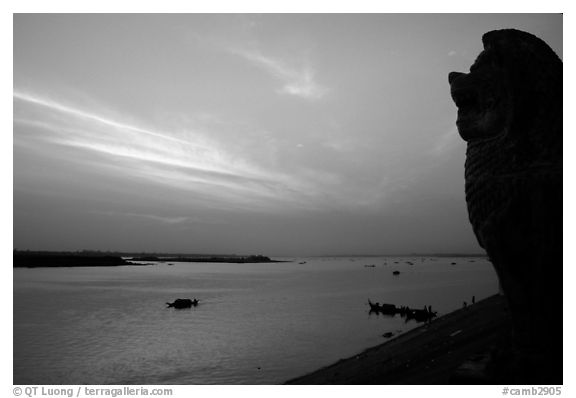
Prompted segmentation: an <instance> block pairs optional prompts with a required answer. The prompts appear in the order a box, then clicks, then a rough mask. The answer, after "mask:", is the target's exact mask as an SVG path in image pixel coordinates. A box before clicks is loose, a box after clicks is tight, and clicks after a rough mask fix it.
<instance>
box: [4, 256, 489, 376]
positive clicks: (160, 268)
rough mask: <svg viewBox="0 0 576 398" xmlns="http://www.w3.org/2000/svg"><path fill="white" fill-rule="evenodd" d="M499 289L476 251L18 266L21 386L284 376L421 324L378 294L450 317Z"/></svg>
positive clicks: (16, 372) (16, 296) (17, 350)
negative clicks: (382, 307) (180, 303)
mask: <svg viewBox="0 0 576 398" xmlns="http://www.w3.org/2000/svg"><path fill="white" fill-rule="evenodd" d="M300 261H306V264H298V262H300ZM395 261H396V262H398V264H394V262H395ZM406 261H411V262H413V263H414V265H409V264H406ZM384 262H387V264H388V265H384ZM452 262H456V263H457V264H456V265H451V263H452ZM365 264H374V265H375V267H373V268H367V267H364V265H365ZM393 270H399V271H400V272H401V274H400V275H399V276H393V275H392V271H393ZM497 289H498V288H497V279H496V276H495V273H494V271H493V270H492V267H491V265H490V264H489V263H488V262H487V261H486V260H484V259H468V258H458V259H452V258H425V259H422V258H374V257H366V258H308V259H297V260H296V261H295V262H290V263H271V264H219V263H211V264H201V263H175V265H167V264H161V263H160V264H157V265H151V266H145V267H130V266H127V267H113V268H104V267H102V268H100V267H96V268H52V269H50V268H44V269H43V268H37V269H14V384H275V383H282V382H284V381H286V380H287V379H290V378H293V377H297V376H300V375H302V374H305V373H307V372H310V371H313V370H315V369H317V368H319V367H321V366H325V365H328V364H331V363H332V362H335V361H336V360H338V359H340V358H344V357H348V356H352V355H354V354H356V353H358V352H360V351H362V350H363V349H365V348H368V347H370V346H374V345H377V344H379V343H382V342H384V341H386V339H384V338H383V337H382V334H383V333H385V332H389V331H391V332H394V333H400V332H402V331H406V330H408V329H410V328H413V327H414V326H417V325H416V324H415V323H414V322H413V321H411V322H408V323H405V322H404V320H403V319H402V318H400V317H398V316H396V317H387V316H383V315H380V316H376V315H369V313H368V309H369V308H368V305H367V299H368V298H370V299H372V301H380V302H381V303H382V302H387V303H394V304H397V305H408V306H411V307H415V308H422V307H423V306H424V305H432V307H433V309H434V310H435V311H438V312H439V314H440V315H441V314H445V313H447V312H450V311H452V310H455V309H457V308H460V307H461V306H462V302H463V301H468V302H470V299H471V296H472V295H475V296H476V300H480V299H482V298H484V297H488V296H490V295H492V294H494V293H496V292H497ZM179 297H181V298H193V297H198V298H199V299H200V300H201V301H200V305H199V306H198V307H197V308H192V309H189V310H188V309H187V310H174V309H167V308H166V305H165V302H167V301H173V300H174V299H176V298H179Z"/></svg>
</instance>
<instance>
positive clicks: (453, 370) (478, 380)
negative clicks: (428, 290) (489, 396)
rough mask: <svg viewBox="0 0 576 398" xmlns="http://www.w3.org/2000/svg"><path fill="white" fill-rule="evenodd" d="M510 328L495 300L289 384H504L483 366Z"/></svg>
mask: <svg viewBox="0 0 576 398" xmlns="http://www.w3.org/2000/svg"><path fill="white" fill-rule="evenodd" d="M509 328H510V319H509V316H508V313H507V310H506V308H505V304H504V298H503V297H501V296H498V295H496V296H492V297H489V298H487V299H485V300H482V301H479V302H478V303H476V304H474V305H472V306H469V307H467V308H463V309H460V310H457V311H455V312H452V313H450V314H448V315H445V316H442V317H440V318H438V319H436V320H434V321H433V322H432V323H431V324H428V325H424V326H421V327H418V328H416V329H413V330H411V331H409V332H407V333H405V334H402V335H400V336H398V337H397V338H395V339H393V340H390V341H389V342H386V343H384V344H381V345H379V346H376V347H373V348H370V349H368V350H366V351H364V352H362V353H361V354H359V355H356V356H355V357H352V358H347V359H343V360H340V361H338V362H336V363H335V364H333V365H330V366H328V367H325V368H322V369H320V370H317V371H315V372H313V373H310V374H308V375H305V376H302V377H299V378H296V379H292V380H289V381H288V382H287V383H286V384H411V385H414V384H468V383H470V384H483V383H488V384H500V383H499V382H498V380H494V379H486V374H485V373H486V372H485V371H484V368H485V367H486V362H487V359H488V354H489V353H493V352H494V351H495V350H496V347H498V346H501V345H503V344H506V339H507V336H508V330H509Z"/></svg>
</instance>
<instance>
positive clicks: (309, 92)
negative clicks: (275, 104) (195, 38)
mask: <svg viewBox="0 0 576 398" xmlns="http://www.w3.org/2000/svg"><path fill="white" fill-rule="evenodd" d="M229 52H230V53H232V54H235V55H238V56H240V57H242V58H244V59H246V60H248V61H249V62H251V63H252V64H253V65H255V66H256V67H258V68H260V69H262V70H264V71H265V72H267V73H268V74H270V75H271V76H272V77H274V78H275V79H276V80H278V81H280V83H281V85H282V86H281V87H280V88H279V89H278V93H280V94H286V95H293V96H296V97H300V98H304V99H307V100H318V99H321V98H323V97H324V96H325V95H326V94H327V93H328V89H327V88H325V87H323V86H321V85H320V84H318V83H317V82H316V79H315V71H314V69H313V68H312V67H311V66H310V65H306V64H301V65H299V66H294V65H290V64H288V63H287V62H285V61H283V60H281V59H278V58H273V57H270V56H267V55H264V54H262V53H261V52H259V51H252V50H246V49H237V48H233V49H230V50H229Z"/></svg>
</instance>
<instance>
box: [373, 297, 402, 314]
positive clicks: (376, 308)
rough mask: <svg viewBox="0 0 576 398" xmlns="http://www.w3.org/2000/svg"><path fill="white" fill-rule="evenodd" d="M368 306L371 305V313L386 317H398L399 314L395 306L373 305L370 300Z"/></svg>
mask: <svg viewBox="0 0 576 398" xmlns="http://www.w3.org/2000/svg"><path fill="white" fill-rule="evenodd" d="M368 305H370V312H376V313H379V314H386V315H396V313H397V312H398V310H397V308H396V306H395V305H394V304H380V303H373V302H372V301H370V299H368Z"/></svg>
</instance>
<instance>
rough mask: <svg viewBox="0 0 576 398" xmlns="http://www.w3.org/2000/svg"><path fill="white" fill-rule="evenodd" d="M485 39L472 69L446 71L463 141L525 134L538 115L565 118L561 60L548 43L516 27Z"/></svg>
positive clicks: (531, 129) (489, 33) (519, 137)
mask: <svg viewBox="0 0 576 398" xmlns="http://www.w3.org/2000/svg"><path fill="white" fill-rule="evenodd" d="M482 43H483V44H484V50H483V51H482V52H481V53H480V55H479V56H478V58H477V59H476V61H475V62H474V64H473V65H472V66H471V67H470V72H469V73H459V72H452V73H450V74H449V75H448V81H449V83H450V92H451V95H452V99H453V100H454V102H455V103H456V106H457V107H458V119H457V122H456V125H457V127H458V132H459V133H460V136H461V137H462V138H463V139H464V140H465V141H468V142H471V141H480V140H491V139H494V138H496V137H503V136H513V137H514V138H518V139H523V138H522V137H521V136H520V135H521V134H524V135H526V134H529V132H530V131H532V132H533V131H534V130H535V129H534V120H539V121H542V120H543V119H550V118H551V116H552V118H556V119H557V118H558V116H559V117H560V119H561V112H562V61H560V59H559V58H558V56H557V55H556V54H555V53H554V51H552V49H550V47H548V45H547V44H546V43H544V42H543V41H542V40H540V39H539V38H537V37H536V36H533V35H531V34H530V33H526V32H522V31H519V30H515V29H504V30H496V31H492V32H488V33H486V34H484V36H483V37H482ZM558 112H560V113H559V114H555V115H551V114H554V113H558ZM527 138H528V139H529V140H530V139H532V138H531V137H527ZM557 138H558V137H555V138H553V139H556V140H557Z"/></svg>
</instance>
